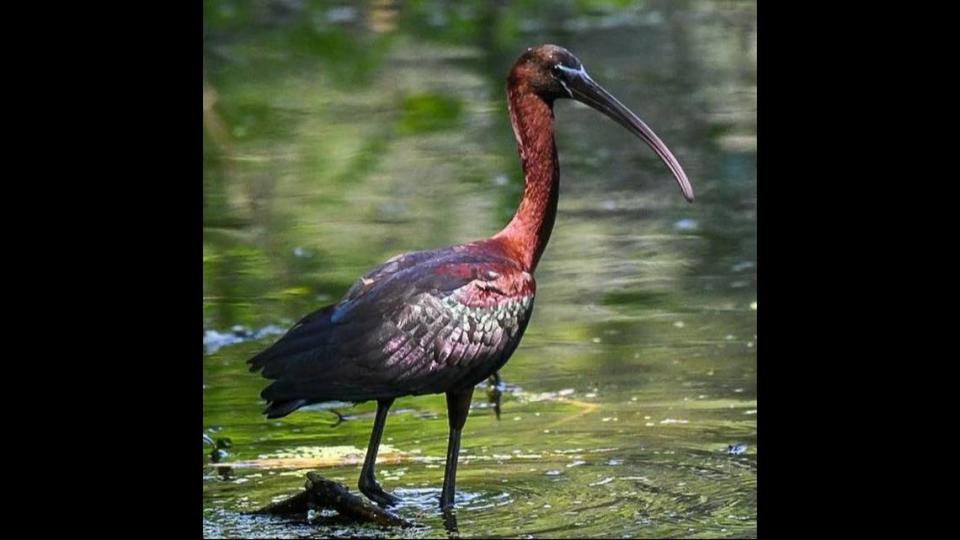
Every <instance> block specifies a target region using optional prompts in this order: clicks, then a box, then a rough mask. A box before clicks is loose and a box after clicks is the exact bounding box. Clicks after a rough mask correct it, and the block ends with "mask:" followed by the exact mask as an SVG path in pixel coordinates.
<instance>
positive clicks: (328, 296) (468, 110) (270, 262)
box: [203, 0, 758, 538]
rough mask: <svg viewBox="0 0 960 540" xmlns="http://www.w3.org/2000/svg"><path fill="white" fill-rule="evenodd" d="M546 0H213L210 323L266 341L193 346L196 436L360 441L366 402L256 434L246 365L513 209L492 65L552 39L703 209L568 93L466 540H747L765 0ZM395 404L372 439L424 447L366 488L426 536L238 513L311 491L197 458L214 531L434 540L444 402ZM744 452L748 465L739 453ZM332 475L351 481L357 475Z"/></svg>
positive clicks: (463, 481) (467, 455)
mask: <svg viewBox="0 0 960 540" xmlns="http://www.w3.org/2000/svg"><path fill="white" fill-rule="evenodd" d="M551 6H552V7H551V9H545V8H544V5H543V3H541V2H532V1H524V2H457V3H453V2H450V3H448V2H436V1H418V2H403V3H394V2H390V1H371V2H366V3H359V4H357V3H348V2H343V3H338V2H307V1H297V0H284V1H281V0H273V1H257V2H240V1H236V2H229V1H208V2H205V6H204V51H203V53H204V170H203V182H204V190H203V196H204V246H203V249H204V253H203V261H204V264H203V269H204V270H203V271H204V302H203V309H204V330H205V336H207V337H210V336H214V337H216V336H218V335H219V336H222V335H229V334H231V333H232V329H233V328H234V327H235V326H242V327H244V328H245V329H249V330H251V331H257V330H261V329H265V328H266V329H267V330H268V331H267V332H264V333H265V334H266V335H264V336H263V337H261V338H259V339H253V340H242V341H241V340H237V341H239V342H238V343H233V344H226V343H228V342H227V341H223V342H216V343H221V344H225V346H223V347H221V348H218V349H216V350H214V348H215V347H209V348H206V347H205V353H204V358H203V362H204V380H203V385H204V411H203V414H204V419H203V422H204V426H203V427H204V432H205V433H207V434H209V435H210V436H211V437H213V438H218V437H229V438H230V439H231V441H232V443H233V444H232V446H231V447H230V448H229V449H228V451H229V456H228V457H227V458H226V461H227V462H230V461H243V460H252V459H256V458H258V457H265V456H274V455H277V454H282V453H290V452H294V453H295V452H298V451H300V452H303V451H310V449H311V448H313V447H318V446H324V447H342V446H354V447H357V448H361V449H362V448H364V447H365V445H366V442H367V437H368V436H369V431H370V427H371V425H372V418H371V417H370V413H372V411H373V409H374V406H373V405H372V404H363V405H359V406H357V407H354V408H347V409H343V410H342V411H341V412H343V413H345V414H348V415H349V416H350V418H349V419H348V420H347V421H346V422H343V423H341V424H339V425H337V426H336V427H333V424H334V423H335V420H336V417H335V416H334V415H333V414H332V413H329V412H327V413H324V412H303V413H296V414H293V415H291V416H288V417H286V418H283V419H280V420H278V421H267V420H265V419H264V417H263V416H262V415H261V414H260V411H261V408H262V404H261V402H260V401H259V399H258V394H259V391H260V390H261V389H262V387H263V385H264V381H263V380H262V379H260V378H259V376H256V375H252V374H250V373H248V372H247V370H246V367H245V364H244V362H245V361H246V359H247V358H249V357H250V356H251V355H253V354H255V353H256V352H258V351H259V350H261V349H262V348H263V347H265V346H266V345H267V344H269V343H270V342H271V340H272V339H275V338H276V335H275V334H270V333H269V330H270V329H271V328H274V327H275V328H276V329H282V328H284V327H286V326H287V325H289V324H291V323H292V322H293V321H295V320H296V319H298V318H299V317H300V316H302V315H304V314H305V313H307V312H309V311H312V310H314V309H316V308H318V307H320V306H322V305H325V304H327V303H330V302H335V301H336V300H337V299H338V298H339V297H340V296H341V295H342V294H343V293H344V292H345V291H346V289H347V288H348V287H349V286H350V285H351V284H352V282H353V281H354V280H355V279H356V278H357V277H358V276H360V275H361V274H362V273H364V272H365V271H367V270H369V269H371V268H372V267H374V266H376V265H378V264H379V263H381V262H383V261H384V260H386V259H387V258H389V257H391V256H393V255H395V254H397V253H401V252H404V251H410V250H419V249H426V248H432V247H440V246H444V245H449V244H455V243H460V242H464V241H469V240H475V239H479V238H483V237H486V236H488V235H490V234H492V233H494V232H496V231H498V230H499V229H500V227H502V225H503V224H504V223H506V221H507V220H509V218H510V216H511V215H512V213H513V211H514V209H515V207H516V204H517V202H518V198H519V195H520V192H521V190H522V175H521V172H520V167H519V161H518V158H517V152H516V147H515V143H514V140H513V134H512V132H511V129H510V123H509V117H508V116H507V111H506V102H505V97H504V81H505V76H506V72H507V70H508V69H509V66H510V64H511V63H512V61H513V60H514V59H515V58H516V56H517V55H518V54H519V53H520V52H521V51H523V50H524V49H525V48H526V47H528V46H532V45H536V44H540V43H544V42H553V43H558V44H561V45H564V46H566V47H567V48H569V49H571V50H572V51H573V52H574V53H575V54H577V55H578V56H579V57H580V59H581V60H583V61H584V63H585V65H586V66H587V68H588V69H589V70H590V73H591V75H592V76H593V77H594V78H595V79H596V80H597V81H598V82H600V83H601V84H603V85H604V86H605V87H606V88H607V89H609V90H610V91H611V92H612V93H614V94H615V95H616V96H617V97H618V98H620V100H621V101H623V102H624V103H625V104H627V105H628V106H629V107H630V108H632V109H633V110H634V111H636V112H637V113H638V114H639V115H640V116H641V117H642V118H644V119H645V120H646V121H647V122H648V123H649V124H650V125H651V127H653V128H654V130H655V131H657V133H658V134H659V135H660V136H661V137H662V138H663V139H664V141H666V142H667V144H668V145H669V146H670V147H671V149H672V150H673V152H674V153H675V154H676V155H677V157H678V159H679V160H680V161H681V163H683V165H684V168H685V169H686V171H687V173H688V175H689V176H690V178H691V180H692V182H693V184H694V187H695V188H696V193H697V201H696V203H695V204H693V205H689V204H687V203H685V202H684V201H683V198H682V197H681V196H680V194H679V192H678V190H677V189H676V185H675V182H674V180H673V179H672V177H671V176H670V173H669V171H668V170H667V169H666V167H664V166H663V164H662V163H661V162H660V161H659V160H658V159H657V158H656V156H655V155H654V154H653V153H652V152H651V151H650V150H649V149H648V148H647V147H646V146H644V145H643V144H642V143H640V142H639V141H637V140H636V139H634V138H632V137H630V136H629V135H628V134H627V133H626V132H625V131H624V130H623V129H622V128H620V127H619V126H617V125H615V124H614V123H613V122H610V121H609V120H607V119H605V118H603V117H601V116H600V115H598V114H597V113H595V112H594V111H592V110H589V109H587V108H586V107H582V106H580V105H577V104H574V103H572V102H562V103H559V104H558V105H557V107H556V115H557V146H558V149H559V153H560V161H561V170H562V172H561V183H562V187H561V199H560V213H559V217H558V219H557V226H556V229H555V231H554V234H553V236H552V238H551V243H550V246H549V247H548V248H547V251H546V254H545V255H544V257H543V260H542V262H541V264H540V267H539V268H538V270H537V281H538V296H537V307H536V310H535V312H534V315H533V320H532V321H531V323H530V326H529V329H528V331H527V333H526V337H525V338H524V341H523V344H522V345H521V347H520V348H519V349H518V351H517V353H516V354H515V355H514V357H513V358H512V359H511V361H510V362H509V363H508V364H507V366H506V367H505V368H504V369H503V371H502V375H503V377H504V379H505V380H506V381H507V382H508V383H510V384H511V385H515V387H511V388H512V391H511V392H508V393H507V394H506V395H505V397H504V404H503V407H504V413H503V418H502V420H501V421H499V422H498V421H496V419H495V418H494V416H493V412H492V410H491V409H490V408H488V407H487V406H486V400H485V396H484V393H483V392H480V391H478V392H477V393H476V394H475V396H474V401H475V408H474V410H473V411H472V412H471V416H470V419H469V420H468V422H467V426H466V431H465V434H464V440H463V451H462V457H461V460H462V461H461V465H460V468H459V474H458V484H457V487H458V497H459V500H460V504H459V511H458V524H459V529H460V532H459V534H460V535H461V536H463V537H471V536H485V537H489V536H509V537H518V536H533V537H584V536H586V537H622V536H632V537H744V536H755V535H756V507H757V505H756V485H757V484H756V460H757V451H758V450H757V446H756V425H757V424H756V418H757V416H756V414H757V404H756V398H757V394H756V350H757V339H756V327H757V323H756V303H755V302H756V277H757V268H756V266H755V263H756V7H755V5H754V4H753V3H751V2H719V1H700V2H667V1H663V2H654V1H641V2H636V1H596V0H589V1H588V0H577V1H567V2H558V3H555V4H551ZM213 333H216V334H213ZM209 343H210V344H214V343H215V340H213V341H210V342H209ZM571 390H572V392H571ZM558 392H559V393H560V395H557V393H558ZM392 413H393V414H391V416H390V417H389V419H388V422H387V427H386V432H385V435H384V444H386V445H389V446H390V447H392V448H394V449H396V450H398V451H400V452H404V453H407V454H409V455H412V456H418V458H417V459H415V460H409V461H404V462H401V463H398V464H386V465H382V466H380V467H379V475H380V480H381V482H382V483H383V484H384V486H385V488H387V489H388V490H393V491H396V492H397V493H398V494H399V495H401V496H403V497H404V498H405V501H406V502H405V503H404V506H402V507H401V508H400V512H401V513H403V514H404V515H407V516H408V517H411V518H412V519H414V520H416V521H417V522H418V523H420V524H422V525H423V526H422V527H419V528H416V529H412V530H406V531H403V532H402V533H398V532H395V531H394V532H390V533H384V532H382V531H377V530H367V529H364V530H357V529H351V528H350V527H343V526H339V527H333V528H324V527H316V526H314V525H311V524H307V523H302V522H291V521H289V520H278V519H266V518H253V517H250V516H247V515H245V514H243V512H244V511H247V510H252V509H255V508H257V507H259V506H261V505H263V504H265V503H268V502H270V501H271V500H272V498H274V497H276V496H279V495H284V494H289V493H291V492H292V491H296V490H297V489H299V488H300V486H302V484H303V471H299V470H277V469H272V470H260V469H241V468H236V469H234V470H233V471H232V472H231V474H230V475H229V476H228V477H226V478H224V477H223V476H221V475H220V474H218V472H217V470H216V469H215V468H213V467H210V466H205V467H204V487H203V493H204V503H203V527H204V534H205V535H206V536H208V537H235V536H246V537H250V536H261V537H278V536H280V537H318V538H319V537H326V536H330V535H337V536H351V535H352V536H356V535H383V534H389V535H395V534H403V535H406V536H411V537H446V536H448V533H447V531H446V530H445V529H444V527H443V524H442V518H441V516H439V515H438V513H437V512H436V511H435V509H434V507H435V505H436V498H437V496H438V495H439V489H440V485H441V481H442V476H443V469H442V458H443V456H444V455H445V446H446V437H447V424H446V417H445V405H444V401H443V397H442V396H423V397H417V398H404V399H400V400H398V402H397V404H396V405H395V410H394V411H392ZM735 443H741V444H745V445H746V447H747V449H746V452H745V453H743V454H740V455H731V454H728V453H727V452H726V449H727V447H728V446H729V445H731V444H735ZM298 449H299V450H298ZM209 451H210V447H208V446H207V447H205V448H204V454H205V455H206V454H207V453H209ZM205 460H206V458H205ZM322 474H324V475H325V476H327V477H329V478H333V479H337V480H341V481H344V482H345V483H346V484H347V485H348V486H351V487H352V486H354V485H355V483H356V480H357V476H358V474H359V465H347V466H337V467H332V468H327V469H324V470H323V471H322Z"/></svg>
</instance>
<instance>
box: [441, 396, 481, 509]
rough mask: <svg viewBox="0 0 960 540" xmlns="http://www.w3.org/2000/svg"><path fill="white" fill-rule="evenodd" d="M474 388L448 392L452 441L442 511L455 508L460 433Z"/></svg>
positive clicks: (444, 479) (449, 447)
mask: <svg viewBox="0 0 960 540" xmlns="http://www.w3.org/2000/svg"><path fill="white" fill-rule="evenodd" d="M472 397H473V388H472V387H471V388H468V389H466V390H459V391H456V392H454V391H451V392H447V420H448V421H449V422H450V440H449V442H448V443H447V468H446V470H445V471H444V474H443V491H442V492H441V493H440V509H441V510H444V511H445V510H449V509H450V508H452V507H453V495H454V492H455V490H456V483H457V459H458V458H459V456H460V432H461V430H463V425H464V424H466V423H467V414H469V413H470V399H471V398H472Z"/></svg>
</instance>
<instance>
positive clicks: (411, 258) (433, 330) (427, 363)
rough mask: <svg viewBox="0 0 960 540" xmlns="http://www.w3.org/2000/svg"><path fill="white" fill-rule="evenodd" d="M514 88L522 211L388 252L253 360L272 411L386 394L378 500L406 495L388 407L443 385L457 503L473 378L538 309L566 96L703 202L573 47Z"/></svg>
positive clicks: (543, 50)
mask: <svg viewBox="0 0 960 540" xmlns="http://www.w3.org/2000/svg"><path fill="white" fill-rule="evenodd" d="M507 94H508V103H509V108H510V119H511V121H512V124H513V130H514V134H515V135H516V139H517V145H518V147H519V150H520V160H521V163H522V167H523V171H524V176H525V188H524V192H523V198H522V200H521V201H520V207H519V208H518V209H517V212H516V214H515V215H514V217H513V220H511V221H510V223H509V224H508V225H507V226H506V227H505V228H504V229H503V230H502V231H500V232H499V233H497V234H495V235H494V236H493V237H491V238H488V239H486V240H480V241H477V242H471V243H468V244H463V245H458V246H452V247H447V248H442V249H434V250H430V251H420V252H414V253H406V254H403V255H399V256H397V257H394V258H393V259H390V260H389V261H387V262H386V263H385V264H383V265H382V266H380V267H378V268H376V269H374V270H373V271H371V272H370V273H368V274H366V275H365V276H363V277H362V278H360V280H359V281H357V282H356V284H354V286H353V287H352V288H351V289H350V290H349V291H348V292H347V293H346V295H345V296H344V298H343V299H342V300H340V302H339V303H337V304H335V305H331V306H327V307H325V308H323V309H320V310H319V311H316V312H314V313H311V314H310V315H307V316H306V317H304V318H303V319H302V320H301V321H300V322H298V323H297V324H296V325H294V326H293V328H291V329H290V330H289V331H288V332H287V334H286V335H284V336H283V337H282V338H280V340H278V341H277V342H276V343H274V344H273V345H272V346H271V347H269V348H268V349H266V350H265V351H263V352H261V353H260V354H258V355H257V356H255V357H254V358H252V359H251V360H250V365H251V370H254V371H255V370H262V373H263V375H264V376H265V377H267V378H269V379H273V380H274V382H273V383H272V384H270V385H269V386H268V387H267V388H266V389H265V390H264V391H263V392H262V394H261V395H262V397H263V398H264V399H266V400H267V401H268V402H269V403H268V405H267V409H266V411H265V412H266V414H267V417H268V418H280V417H282V416H286V415H288V414H290V413H292V412H293V411H295V410H297V409H299V408H300V407H303V406H305V405H309V404H312V403H320V402H326V401H332V400H338V401H348V402H363V401H370V400H376V401H377V412H376V418H375V420H374V425H373V433H372V435H371V437H370V444H369V447H368V450H367V454H366V457H365V459H364V464H363V468H362V470H361V473H360V482H359V487H360V491H362V492H363V493H364V494H365V495H367V497H369V498H370V499H372V500H373V501H375V502H377V503H378V504H380V505H384V506H386V505H390V504H393V503H394V502H396V500H397V499H396V498H395V497H394V496H393V495H390V494H388V493H386V492H385V491H384V490H383V489H382V488H381V487H380V485H379V484H378V483H377V481H376V479H375V477H374V464H375V463H376V456H377V449H378V448H379V446H380V439H381V436H382V435H383V428H384V424H385V422H386V418H387V411H388V410H389V409H390V406H391V405H392V404H393V401H394V399H396V398H398V397H401V396H408V395H422V394H437V393H446V397H447V413H448V421H449V426H450V435H449V442H448V446H447V461H446V469H445V471H444V478H443V490H442V493H441V496H440V507H441V508H443V509H448V508H450V507H451V506H452V505H453V498H454V489H455V481H456V472H457V457H458V455H459V451H460V434H461V431H462V430H463V426H464V424H465V422H466V419H467V414H468V412H469V408H470V401H471V396H472V394H473V389H474V386H475V385H477V384H479V383H480V382H482V381H483V380H484V379H487V378H488V377H491V376H492V375H494V374H496V373H497V371H498V370H499V369H500V368H501V367H502V366H503V365H504V363H506V362H507V360H508V359H509V358H510V356H511V355H512V354H513V352H514V350H515V349H516V348H517V346H518V345H519V344H520V339H521V338H522V336H523V333H524V330H525V329H526V327H527V323H528V322H529V320H530V314H531V313H532V311H533V299H534V294H535V292H536V282H535V281H534V278H533V272H534V270H536V267H537V263H538V262H539V260H540V256H541V255H542V254H543V250H544V248H545V247H546V245H547V241H548V240H549V238H550V232H551V230H552V229H553V223H554V218H555V216H556V213H557V199H558V193H559V191H558V190H559V184H560V172H559V167H558V162H557V150H556V146H555V144H554V136H553V119H554V116H553V104H554V102H555V101H556V100H557V99H567V98H572V99H575V100H578V101H580V102H582V103H585V104H587V105H589V106H590V107H593V108H594V109H596V110H598V111H600V112H602V113H603V114H605V115H607V116H609V117H610V118H612V119H613V120H614V121H616V122H617V123H619V124H620V125H622V126H623V127H625V128H626V129H627V130H628V131H630V132H631V133H633V134H634V135H636V136H637V137H639V138H641V139H642V140H643V141H645V142H646V143H647V144H649V145H650V146H651V147H652V148H653V150H654V151H655V152H656V153H657V155H659V156H660V158H661V159H662V160H663V161H664V162H665V163H666V165H667V166H668V167H669V169H670V170H671V172H673V175H674V176H675V177H676V179H677V181H678V182H679V184H680V188H681V190H682V192H683V196H684V197H685V198H686V199H687V200H691V201H692V200H693V189H692V188H691V186H690V183H689V181H688V180H687V177H686V174H685V173H684V172H683V169H682V168H681V167H680V164H679V163H678V162H677V160H676V159H675V158H674V157H673V155H672V154H671V153H670V151H669V150H668V149H667V147H666V146H665V145H664V144H663V142H661V141H660V139H659V138H657V136H656V135H655V134H654V133H653V132H652V131H651V130H650V128H648V127H647V126H646V125H645V124H644V123H643V122H642V121H641V120H640V119H639V118H637V116H636V115H634V114H633V113H632V112H630V111H629V110H628V109H627V108H626V107H624V106H623V105H622V104H621V103H620V102H619V101H617V100H616V98H614V97H613V96H611V95H610V94H609V93H607V92H606V90H604V89H603V88H601V87H600V86H599V85H598V84H597V83H595V82H594V81H593V80H592V79H591V78H590V76H589V75H587V72H586V70H585V69H584V68H583V65H582V64H581V63H580V61H579V60H578V59H577V58H576V57H575V56H573V55H572V54H571V53H570V52H569V51H567V50H566V49H563V48H562V47H557V46H554V45H544V46H541V47H537V48H533V49H528V50H527V51H526V52H525V53H524V54H523V55H521V56H520V58H519V59H518V60H517V62H516V63H515V64H514V65H513V68H512V69H511V71H510V75H509V77H508V79H507ZM497 391H499V390H497ZM497 408H499V407H497Z"/></svg>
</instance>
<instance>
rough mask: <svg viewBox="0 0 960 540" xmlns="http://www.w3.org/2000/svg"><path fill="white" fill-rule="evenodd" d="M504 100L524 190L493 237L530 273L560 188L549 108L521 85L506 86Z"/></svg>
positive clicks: (550, 225) (548, 229)
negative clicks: (511, 212)
mask: <svg viewBox="0 0 960 540" xmlns="http://www.w3.org/2000/svg"><path fill="white" fill-rule="evenodd" d="M507 100H508V103H509V107H510V121H511V123H512V124H513V133H514V135H515V136H516V138H517V147H518V148H519V150H520V162H521V165H522V166H523V175H524V189H523V198H522V199H521V200H520V206H519V208H517V212H516V214H514V216H513V219H512V220H511V221H510V223H508V224H507V226H506V227H504V229H503V230H502V231H500V232H499V233H497V234H496V235H495V236H494V237H493V240H494V241H498V242H502V243H503V244H504V247H505V248H506V249H507V250H508V251H510V252H511V253H512V254H513V255H514V256H515V257H516V258H517V259H518V260H519V261H520V262H521V264H522V265H523V266H524V268H525V269H526V270H527V271H528V272H533V270H534V269H535V268H536V266H537V262H538V261H539V260H540V256H541V255H543V250H544V249H546V247H547V241H548V240H549V239H550V232H551V231H552V230H553V222H554V218H555V217H556V215H557V199H558V196H559V191H560V167H559V165H558V163H557V146H556V144H555V143H554V139H553V107H552V105H551V104H549V103H547V102H545V101H544V100H543V99H542V98H540V96H538V95H536V94H534V93H532V92H529V91H527V90H526V89H525V88H516V87H511V88H509V89H508V91H507Z"/></svg>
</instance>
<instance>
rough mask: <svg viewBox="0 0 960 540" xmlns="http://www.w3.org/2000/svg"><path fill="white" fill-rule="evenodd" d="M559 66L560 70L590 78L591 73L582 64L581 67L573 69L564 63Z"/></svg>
mask: <svg viewBox="0 0 960 540" xmlns="http://www.w3.org/2000/svg"><path fill="white" fill-rule="evenodd" d="M557 68H559V69H560V71H563V72H564V73H567V74H570V75H577V76H579V77H587V78H589V75H587V70H585V69H583V66H580V69H573V68H568V67H567V66H565V65H563V64H557Z"/></svg>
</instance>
